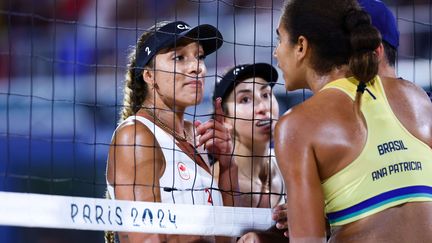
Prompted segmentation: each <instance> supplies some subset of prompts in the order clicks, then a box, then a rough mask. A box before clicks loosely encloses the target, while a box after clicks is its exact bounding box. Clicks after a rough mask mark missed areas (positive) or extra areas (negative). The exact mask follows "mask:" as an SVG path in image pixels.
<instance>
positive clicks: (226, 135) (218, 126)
mask: <svg viewBox="0 0 432 243" xmlns="http://www.w3.org/2000/svg"><path fill="white" fill-rule="evenodd" d="M194 125H195V127H196V133H197V135H198V136H197V139H196V141H197V144H196V146H197V147H198V146H201V145H204V148H205V149H206V150H207V151H208V152H209V153H210V154H211V155H213V157H214V158H215V159H216V160H218V161H219V163H220V166H221V169H224V168H228V167H230V166H231V162H232V161H231V159H232V156H233V154H232V153H233V142H232V139H231V134H230V131H229V129H228V128H227V127H225V125H224V112H223V110H222V99H221V98H217V99H216V101H215V119H210V120H208V121H206V122H204V123H201V122H200V121H195V122H194Z"/></svg>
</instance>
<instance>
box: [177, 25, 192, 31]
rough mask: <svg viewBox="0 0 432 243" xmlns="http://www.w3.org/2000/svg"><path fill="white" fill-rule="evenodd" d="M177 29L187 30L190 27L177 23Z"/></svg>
mask: <svg viewBox="0 0 432 243" xmlns="http://www.w3.org/2000/svg"><path fill="white" fill-rule="evenodd" d="M177 29H181V30H188V29H190V27H189V26H188V25H185V24H178V25H177Z"/></svg>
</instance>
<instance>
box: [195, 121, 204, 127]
mask: <svg viewBox="0 0 432 243" xmlns="http://www.w3.org/2000/svg"><path fill="white" fill-rule="evenodd" d="M201 124H202V122H201V121H200V120H195V121H194V126H195V128H196V127H198V126H199V125H201Z"/></svg>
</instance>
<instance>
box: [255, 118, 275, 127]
mask: <svg viewBox="0 0 432 243" xmlns="http://www.w3.org/2000/svg"><path fill="white" fill-rule="evenodd" d="M271 123H272V120H271V119H264V120H259V121H258V122H257V123H256V124H255V126H257V127H264V126H270V125H271Z"/></svg>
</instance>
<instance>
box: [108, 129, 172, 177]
mask: <svg viewBox="0 0 432 243" xmlns="http://www.w3.org/2000/svg"><path fill="white" fill-rule="evenodd" d="M155 162H158V163H155ZM148 167H151V168H148ZM143 168H146V169H152V170H154V171H159V172H160V173H159V175H161V173H162V172H163V169H164V157H163V153H162V150H161V148H160V146H159V144H158V142H157V140H156V138H155V136H154V134H153V132H152V131H151V130H150V128H148V127H147V126H146V125H144V124H142V123H141V122H138V121H127V122H125V123H123V124H122V125H120V126H119V127H118V128H117V129H116V131H115V132H114V135H113V139H112V141H111V146H110V149H109V156H108V173H107V177H108V180H109V181H111V180H112V181H114V176H115V177H122V178H121V179H122V180H129V179H128V178H134V177H129V175H130V174H134V173H137V174H141V173H143V174H145V169H143ZM114 171H115V172H116V173H114ZM140 178H141V177H140ZM117 180H119V178H117Z"/></svg>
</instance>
